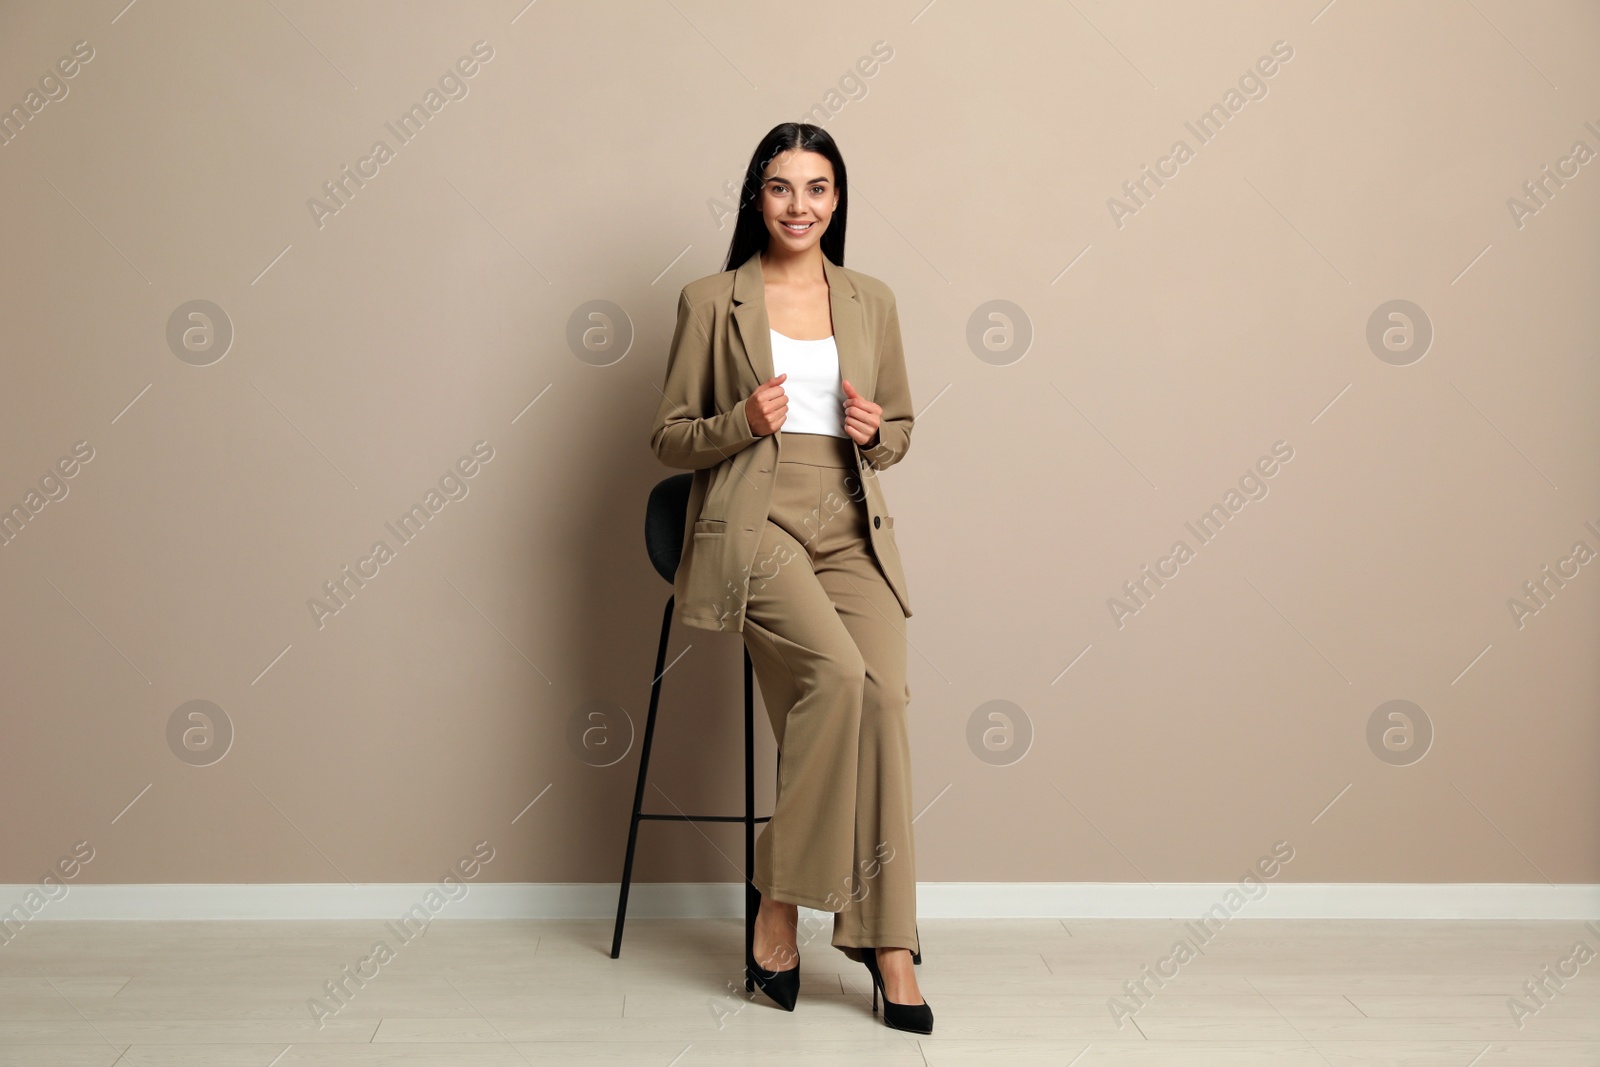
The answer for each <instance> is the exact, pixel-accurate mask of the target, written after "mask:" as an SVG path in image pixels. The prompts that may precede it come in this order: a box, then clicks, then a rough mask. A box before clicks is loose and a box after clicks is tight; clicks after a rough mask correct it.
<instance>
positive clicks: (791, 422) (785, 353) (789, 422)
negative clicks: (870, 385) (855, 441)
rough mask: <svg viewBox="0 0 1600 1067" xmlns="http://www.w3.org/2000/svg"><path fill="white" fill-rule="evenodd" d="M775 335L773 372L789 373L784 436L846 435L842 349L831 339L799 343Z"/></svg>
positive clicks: (786, 381) (785, 381) (772, 332)
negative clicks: (840, 378) (840, 369)
mask: <svg viewBox="0 0 1600 1067" xmlns="http://www.w3.org/2000/svg"><path fill="white" fill-rule="evenodd" d="M769 332H771V334H772V373H773V374H774V375H779V374H787V375H788V377H787V378H785V379H784V380H783V392H784V395H785V396H786V397H788V400H789V415H788V417H787V418H785V419H784V420H783V431H782V432H785V433H822V434H829V435H831V436H833V437H848V436H849V435H848V434H846V433H845V432H844V386H843V384H841V383H840V381H839V347H838V345H836V344H835V343H834V340H833V338H832V337H824V338H821V339H820V340H816V341H798V340H796V339H795V338H793V337H786V336H784V335H783V334H781V333H779V332H778V331H777V330H771V331H769Z"/></svg>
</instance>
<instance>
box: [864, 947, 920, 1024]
mask: <svg viewBox="0 0 1600 1067" xmlns="http://www.w3.org/2000/svg"><path fill="white" fill-rule="evenodd" d="M861 955H862V962H863V963H865V964H866V965H867V971H868V972H869V973H870V974H871V975H872V1013H873V1014H874V1015H876V1014H877V1013H878V994H879V993H880V992H881V993H883V1021H884V1024H885V1025H887V1026H892V1027H894V1028H895V1029H896V1030H905V1031H908V1032H910V1033H913V1034H931V1033H933V1009H932V1008H930V1007H929V1006H928V1005H927V1003H926V1001H927V998H926V997H924V998H923V1001H924V1003H922V1004H896V1003H895V1002H894V1001H892V1000H890V999H889V993H888V991H887V990H886V989H884V986H883V972H881V971H879V970H878V950H877V949H875V948H865V949H862V950H861Z"/></svg>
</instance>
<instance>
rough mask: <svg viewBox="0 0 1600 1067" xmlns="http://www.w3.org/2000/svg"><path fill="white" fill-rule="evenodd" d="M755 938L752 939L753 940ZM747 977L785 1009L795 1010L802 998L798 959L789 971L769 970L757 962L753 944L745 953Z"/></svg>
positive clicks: (757, 894)
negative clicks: (797, 1002) (796, 1004)
mask: <svg viewBox="0 0 1600 1067" xmlns="http://www.w3.org/2000/svg"><path fill="white" fill-rule="evenodd" d="M760 903H761V891H760V890H756V905H757V907H759V906H760ZM753 940H754V939H752V941H753ZM744 974H745V977H746V978H748V979H750V981H752V982H754V983H755V985H756V988H757V989H759V990H761V992H763V993H765V994H766V995H767V996H768V998H769V999H771V1001H772V1002H773V1003H774V1004H776V1005H777V1006H778V1007H780V1008H782V1009H783V1010H784V1011H794V1005H795V1002H796V1001H797V1000H799V999H800V961H799V960H798V959H796V960H795V961H794V966H793V967H790V968H789V969H788V970H787V971H769V970H767V969H766V968H765V967H762V966H761V965H760V964H759V963H757V962H756V954H755V946H754V944H752V945H751V947H750V948H749V949H747V950H746V951H745V954H744Z"/></svg>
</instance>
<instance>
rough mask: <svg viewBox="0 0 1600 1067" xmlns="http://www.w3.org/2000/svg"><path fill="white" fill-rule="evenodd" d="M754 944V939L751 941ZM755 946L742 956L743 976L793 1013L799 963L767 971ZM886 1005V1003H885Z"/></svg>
mask: <svg viewBox="0 0 1600 1067" xmlns="http://www.w3.org/2000/svg"><path fill="white" fill-rule="evenodd" d="M760 905H761V891H760V890H759V889H758V890H756V906H757V907H758V908H759V907H760ZM751 940H752V942H754V938H752V939H751ZM754 950H755V946H754V944H753V943H752V945H751V947H750V948H749V949H746V950H745V954H744V976H745V977H746V978H748V979H749V980H750V981H752V982H754V983H755V984H756V988H758V989H760V990H761V992H763V993H765V994H766V995H767V996H768V998H770V999H771V1001H772V1002H773V1003H774V1004H776V1005H777V1006H778V1007H780V1008H782V1009H783V1010H784V1011H794V1005H795V1001H797V1000H799V999H800V961H799V960H798V959H796V960H795V961H794V966H793V967H790V968H789V969H788V970H787V971H769V970H767V969H766V968H764V967H762V966H761V965H760V964H759V963H757V962H756V955H755V951H754ZM885 1003H887V1001H885Z"/></svg>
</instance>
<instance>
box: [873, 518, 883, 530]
mask: <svg viewBox="0 0 1600 1067" xmlns="http://www.w3.org/2000/svg"><path fill="white" fill-rule="evenodd" d="M882 525H883V516H881V515H874V516H872V528H873V529H877V528H878V527H880V526H882Z"/></svg>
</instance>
